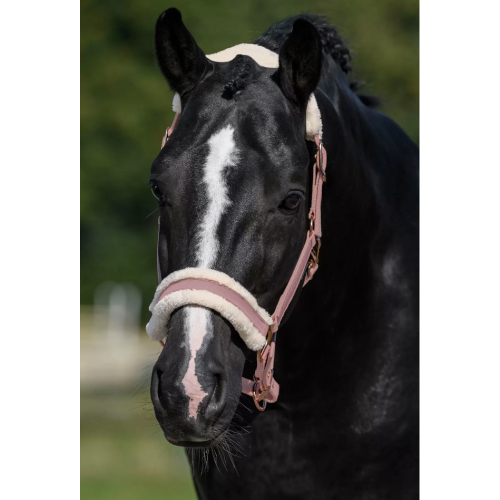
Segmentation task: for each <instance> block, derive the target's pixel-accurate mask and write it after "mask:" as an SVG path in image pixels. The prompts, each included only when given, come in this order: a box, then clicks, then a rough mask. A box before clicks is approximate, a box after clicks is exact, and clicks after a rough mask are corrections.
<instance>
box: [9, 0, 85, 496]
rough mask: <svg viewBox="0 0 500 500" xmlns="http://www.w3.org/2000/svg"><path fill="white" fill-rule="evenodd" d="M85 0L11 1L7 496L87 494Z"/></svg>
mask: <svg viewBox="0 0 500 500" xmlns="http://www.w3.org/2000/svg"><path fill="white" fill-rule="evenodd" d="M78 8H79V5H78V2H63V1H48V2H30V1H28V2H21V3H19V2H7V3H5V4H2V22H1V24H2V27H1V30H0V37H1V43H0V47H1V51H2V68H3V77H2V92H1V100H2V104H1V109H2V112H1V115H2V117H1V122H0V123H1V137H2V148H1V149H0V164H1V166H2V182H1V185H0V190H1V194H0V203H1V209H0V214H1V215H0V217H1V228H2V245H1V247H0V248H1V259H0V276H1V277H2V281H1V288H0V293H1V300H0V303H1V305H2V314H1V318H2V344H1V347H0V380H1V384H2V391H1V395H0V405H1V408H2V410H1V412H0V419H1V422H0V443H1V445H0V461H1V471H2V480H1V481H0V498H6V499H14V498H20V499H21V498H22V499H26V498H37V499H51V500H53V499H61V500H63V499H64V500H68V499H74V498H78V495H79V438H80V436H79V434H80V432H79V406H80V403H79V400H80V397H79V387H80V385H79V374H80V373H79V314H80V307H79V296H80V291H79V279H78V277H79V186H80V181H79V152H80V137H79V130H80V127H79V106H80V96H79V76H80V68H79V65H80V61H79V53H80V50H79V35H80V28H79V26H80V23H79V21H80V19H79V18H80V14H79V10H78Z"/></svg>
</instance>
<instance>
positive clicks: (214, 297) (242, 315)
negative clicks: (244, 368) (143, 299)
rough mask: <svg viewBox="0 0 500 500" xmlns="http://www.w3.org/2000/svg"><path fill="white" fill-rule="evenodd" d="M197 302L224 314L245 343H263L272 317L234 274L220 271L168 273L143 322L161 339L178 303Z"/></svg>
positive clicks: (251, 345)
mask: <svg viewBox="0 0 500 500" xmlns="http://www.w3.org/2000/svg"><path fill="white" fill-rule="evenodd" d="M187 305H197V306H202V307H206V308H207V309H213V310H214V311H217V312H218V313H219V314H220V315H221V316H223V317H224V318H226V319H227V320H228V321H229V322H230V323H231V324H232V325H233V326H234V328H235V330H236V331H237V332H238V333H239V335H240V336H241V338H242V339H243V341H244V342H245V344H246V346H247V347H248V348H249V349H251V350H252V351H258V350H259V349H262V348H263V347H264V346H265V345H266V335H267V332H268V330H269V327H270V326H271V325H272V324H273V320H272V318H271V316H270V315H269V313H268V312H267V311H265V310H264V309H263V308H262V307H260V306H259V305H258V304H257V300H256V299H255V297H254V296H253V295H252V294H251V293H250V292H249V291H248V290H247V289H246V288H245V287H243V286H242V285H240V284H239V283H238V282H237V281H235V280H234V279H233V278H231V277H230V276H228V275H227V274H225V273H222V272H220V271H215V270H213V269H202V268H186V269H182V270H180V271H176V272H174V273H172V274H170V275H168V276H167V277H166V278H165V279H164V280H163V281H162V282H161V283H160V284H159V285H158V288H157V289H156V293H155V296H154V299H153V302H152V303H151V305H150V307H149V310H150V311H151V312H152V313H153V316H152V318H151V321H150V322H149V323H148V324H147V326H146V331H147V333H148V335H149V336H150V337H151V338H152V339H153V340H157V341H160V340H163V338H164V337H165V332H166V331H167V328H166V327H167V324H168V321H169V319H170V316H171V315H172V313H173V312H174V311H175V310H176V309H179V308H180V307H183V306H187Z"/></svg>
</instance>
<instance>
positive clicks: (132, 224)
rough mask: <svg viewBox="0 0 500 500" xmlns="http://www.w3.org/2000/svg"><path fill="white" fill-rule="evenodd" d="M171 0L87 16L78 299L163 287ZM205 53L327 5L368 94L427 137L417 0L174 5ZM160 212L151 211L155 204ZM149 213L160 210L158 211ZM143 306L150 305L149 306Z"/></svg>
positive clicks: (104, 0) (92, 0)
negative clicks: (127, 288)
mask: <svg viewBox="0 0 500 500" xmlns="http://www.w3.org/2000/svg"><path fill="white" fill-rule="evenodd" d="M170 6H171V5H169V4H165V3H163V2H158V1H156V0H150V1H147V2H141V1H138V0H122V1H120V2H117V1H116V0H115V1H112V0H99V1H97V0H84V1H83V2H82V16H81V24H82V31H81V36H82V39H81V70H82V82H81V96H82V97H81V99H82V101H81V151H82V156H81V166H82V168H81V231H82V237H81V241H82V248H81V283H82V286H81V301H82V303H84V304H89V303H92V300H93V293H94V289H95V287H96V286H97V285H98V284H99V283H101V282H102V281H108V280H110V281H120V282H123V281H127V282H132V283H135V284H136V285H138V286H139V288H140V289H141V291H142V292H143V294H144V297H145V299H146V300H145V303H147V302H148V298H149V297H151V296H152V292H153V290H154V287H155V286H156V264H155V259H156V228H157V215H158V213H157V212H154V211H155V208H156V203H155V200H154V198H153V197H152V196H151V194H150V192H149V190H148V188H147V179H148V175H149V168H150V165H151V163H152V161H153V160H154V158H155V157H156V155H157V153H158V150H159V146H160V142H161V137H162V135H163V133H164V130H165V128H166V126H167V125H169V124H170V123H171V121H172V119H173V113H172V111H171V102H172V97H173V96H172V93H171V92H170V91H169V89H168V86H167V84H166V82H165V81H164V80H163V78H162V76H161V74H160V72H159V71H158V69H157V67H156V63H155V60H154V53H153V35H154V27H155V23H156V19H157V17H158V15H159V14H160V13H161V12H162V11H163V10H165V9H166V8H168V7H170ZM177 7H178V8H179V9H180V10H181V12H182V15H183V19H184V22H185V24H186V26H188V28H189V29H190V31H191V32H192V34H193V36H194V37H195V39H196V41H197V42H198V44H199V45H200V47H202V49H203V50H204V51H205V52H206V53H211V52H215V51H218V50H221V49H224V48H226V47H230V46H232V45H235V44H237V43H243V42H251V41H253V40H254V39H255V38H256V37H257V36H258V35H259V34H261V33H262V32H263V31H265V30H266V29H267V28H268V27H269V26H270V25H271V24H272V23H273V22H275V21H278V20H280V19H283V18H284V17H287V16H291V15H295V14H298V13H301V12H312V13H322V14H324V15H326V16H327V17H328V18H329V19H330V21H331V22H332V23H333V24H334V25H335V26H337V28H339V30H340V32H341V33H342V34H343V35H344V37H345V38H346V40H347V41H348V43H349V46H350V47H351V49H352V52H353V54H354V58H353V68H354V72H355V76H356V77H357V78H359V79H360V80H362V81H365V82H367V84H366V86H365V89H364V91H365V93H371V94H375V95H378V96H380V97H381V98H382V101H383V105H382V111H383V112H385V113H386V114H388V115H389V116H391V117H392V118H394V119H395V120H396V121H397V122H398V123H399V124H400V125H401V126H402V127H403V128H404V129H405V130H406V131H407V133H408V134H409V135H410V137H412V138H413V139H414V140H415V141H418V0H377V1H375V0H336V1H332V0H329V1H326V0H308V1H299V0H287V1H284V0H282V1H279V2H274V1H270V0H253V1H247V2H234V1H230V0H212V1H210V2H206V1H202V0H192V1H188V2H184V3H181V4H177ZM152 212H154V213H152ZM150 214H151V215H150ZM145 305H146V304H145Z"/></svg>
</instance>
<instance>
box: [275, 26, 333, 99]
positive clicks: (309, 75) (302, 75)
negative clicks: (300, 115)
mask: <svg viewBox="0 0 500 500" xmlns="http://www.w3.org/2000/svg"><path fill="white" fill-rule="evenodd" d="M322 59H323V49H322V46H321V38H320V36H319V33H318V31H317V30H316V28H315V27H314V26H313V25H312V24H311V23H310V22H308V21H306V20H305V19H297V21H295V22H294V23H293V31H292V32H291V33H290V35H289V36H288V39H287V40H286V42H285V43H284V44H283V46H282V47H281V50H280V53H279V68H278V71H277V73H276V79H277V82H278V85H279V86H280V88H281V90H282V92H283V94H284V95H285V97H286V98H288V99H289V100H291V101H293V102H295V103H296V104H298V105H299V106H304V105H306V104H307V100H308V99H309V96H310V95H311V93H312V92H314V90H315V89H316V86H317V85H318V82H319V77H320V74H321V62H322Z"/></svg>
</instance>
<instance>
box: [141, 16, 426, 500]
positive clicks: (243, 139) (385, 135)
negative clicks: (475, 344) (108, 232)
mask: <svg viewBox="0 0 500 500" xmlns="http://www.w3.org/2000/svg"><path fill="white" fill-rule="evenodd" d="M255 44H257V45H259V46H261V47H265V48H266V49H269V50H270V51H273V52H275V53H279V67H278V68H269V67H263V66H261V65H259V64H257V62H256V61H255V60H254V59H253V58H252V57H250V56H248V55H241V54H240V55H236V57H234V58H233V59H232V60H230V61H227V62H214V61H211V60H209V59H208V58H207V57H206V56H205V55H204V53H203V52H202V50H201V49H200V48H199V47H198V46H197V44H196V42H195V41H194V39H193V37H192V36H191V34H190V33H189V31H188V30H187V29H186V27H185V26H184V24H183V23H182V19H181V15H180V13H179V11H177V10H176V9H169V10H167V11H166V12H164V13H163V14H162V15H161V16H160V18H159V20H158V22H157V26H156V53H157V59H158V63H159V66H160V69H161V70H162V72H163V74H164V76H165V77H166V79H167V81H168V83H169V85H170V87H171V88H172V89H173V90H174V91H175V92H177V93H178V95H179V96H180V105H181V106H182V114H181V116H180V120H179V123H178V125H177V127H176V129H175V131H174V132H173V134H172V136H171V138H170V140H169V141H168V143H167V144H166V146H165V147H164V148H163V149H162V151H161V153H160V154H159V156H158V157H157V159H156V160H155V161H154V163H153V166H152V173H151V179H150V180H151V185H152V189H153V193H154V195H155V196H156V197H157V198H158V200H159V204H160V210H161V229H160V234H159V244H158V246H159V264H160V269H161V274H162V276H163V277H165V276H167V275H168V274H169V273H172V272H173V271H177V270H180V269H184V268H188V267H207V268H212V269H215V270H219V271H222V272H224V273H226V274H228V275H229V276H231V277H233V278H234V279H235V280H237V281H238V282H240V283H241V284H242V285H243V286H244V287H246V289H247V290H249V291H250V292H251V293H252V294H253V295H254V296H255V297H256V298H257V299H258V302H259V305H260V306H262V307H264V308H265V309H267V310H268V311H272V310H274V308H275V306H276V303H277V301H278V299H279V297H280V295H281V293H282V292H283V290H284V288H285V286H286V284H287V282H288V280H289V278H290V275H291V273H292V270H293V268H294V266H295V264H296V262H297V258H298V256H299V253H300V251H301V249H302V245H303V244H304V238H305V235H306V233H307V229H308V217H307V215H308V210H309V202H310V200H309V197H310V192H311V188H310V183H311V175H312V174H311V172H312V168H311V165H312V164H313V161H314V154H315V153H316V145H315V143H314V142H311V141H307V140H306V139H305V136H306V109H307V105H308V101H309V98H310V95H311V93H314V96H315V98H316V101H317V105H318V107H319V110H320V113H321V119H322V127H323V141H324V145H325V148H326V150H327V152H328V168H327V182H326V184H325V186H324V189H323V209H322V212H323V213H322V219H323V239H322V243H323V244H322V250H321V256H320V267H319V271H318V272H317V273H316V274H315V276H314V279H313V280H312V281H311V283H310V284H308V285H307V286H306V287H305V288H304V289H303V290H302V291H301V292H299V293H297V294H296V297H295V298H294V300H293V302H292V305H291V307H290V309H289V311H288V314H287V317H286V318H285V321H284V322H283V323H282V327H281V328H280V330H279V332H278V335H277V344H276V346H277V347H276V349H277V351H276V364H275V375H276V379H277V380H278V382H279V384H280V386H281V392H280V395H279V399H278V401H277V402H276V403H274V404H269V405H268V406H267V410H266V411H265V412H263V413H261V412H259V411H257V410H256V408H255V406H254V403H253V401H252V398H251V397H249V396H246V395H242V394H241V377H242V375H243V376H245V377H247V378H251V376H252V373H253V371H254V369H255V353H254V352H252V351H250V350H249V349H248V348H247V347H246V346H245V344H244V343H243V341H242V340H241V338H240V337H239V336H238V334H237V333H236V332H235V330H234V328H233V327H232V325H231V324H230V323H229V322H227V321H226V320H225V319H224V318H222V316H220V315H219V314H217V313H216V312H214V311H211V310H208V309H203V308H200V307H194V306H187V307H183V308H180V309H178V310H177V311H176V312H175V313H174V314H173V315H172V317H171V319H170V322H169V324H168V335H167V325H165V337H166V338H165V348H164V349H163V351H162V353H161V355H160V357H159V359H158V361H157V363H156V365H155V367H154V369H153V376H152V383H151V398H152V401H153V404H154V409H155V413H156V417H157V419H158V422H159V423H160V425H161V427H162V429H163V431H164V434H165V437H166V438H167V440H169V441H170V442H172V443H174V444H176V445H180V446H183V447H186V448H187V449H188V455H189V457H190V458H191V462H192V473H193V477H194V482H195V485H196V490H197V492H198V495H199V497H200V498H202V499H231V498H241V499H253V498H255V499H259V500H260V499H263V498H264V499H268V498H269V499H270V498H272V499H275V498H287V499H323V498H325V499H326V498H329V499H331V498H335V499H341V500H347V499H398V500H402V499H415V498H417V497H418V439H419V437H418V428H419V419H418V418H419V417H418V415H419V414H418V411H419V410H418V404H419V385H418V384H419V382H418V380H419V355H418V317H419V311H418V297H419V295H418V293H419V292H418V149H417V147H416V146H415V145H414V144H413V143H412V142H411V140H410V139H409V138H408V137H407V135H406V134H405V133H404V132H403V131H402V130H401V128H400V127H399V126H398V125H397V124H396V123H394V122H393V121H392V120H391V119H389V118H387V117H386V116H384V115H383V114H381V113H380V112H378V111H377V110H376V109H374V106H373V99H371V98H368V97H366V96H361V95H358V94H357V93H356V88H355V87H356V86H355V83H353V82H350V81H349V78H348V74H349V72H350V53H349V51H348V50H347V48H346V47H345V45H344V43H343V41H342V40H341V38H340V37H339V35H338V33H337V32H336V30H335V29H334V28H333V27H332V26H330V25H329V24H328V23H327V22H325V21H324V20H323V19H321V18H320V17H316V16H311V15H303V16H297V17H295V18H291V19H287V20H284V21H282V22H279V23H277V24H275V25H274V26H272V27H271V28H270V29H269V31H267V32H266V33H265V34H263V35H262V36H260V37H259V38H258V39H257V40H256V41H255ZM299 295H300V297H299ZM190 371H191V375H192V376H194V377H195V380H196V382H195V383H196V384H198V387H197V390H198V393H199V394H202V395H203V398H201V399H200V400H199V401H198V402H197V403H196V406H195V409H196V412H195V416H193V415H192V411H191V410H192V408H191V407H190V403H192V401H193V396H192V394H190V389H189V388H187V387H186V377H187V373H188V372H190ZM193 391H195V388H193ZM230 461H232V462H234V463H230Z"/></svg>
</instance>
